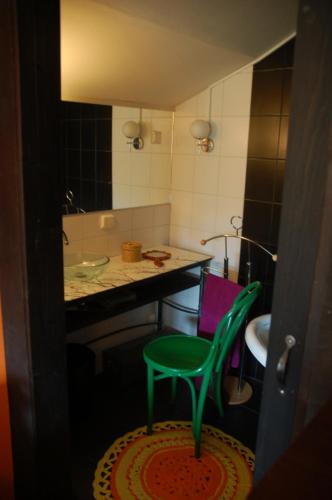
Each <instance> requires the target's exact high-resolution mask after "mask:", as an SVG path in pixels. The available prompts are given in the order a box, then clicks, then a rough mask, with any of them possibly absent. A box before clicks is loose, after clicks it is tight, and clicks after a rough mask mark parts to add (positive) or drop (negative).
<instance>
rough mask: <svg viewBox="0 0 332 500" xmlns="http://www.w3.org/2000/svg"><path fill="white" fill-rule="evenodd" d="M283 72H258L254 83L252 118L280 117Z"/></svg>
mask: <svg viewBox="0 0 332 500" xmlns="http://www.w3.org/2000/svg"><path fill="white" fill-rule="evenodd" d="M282 89H283V72H282V71H261V72H256V73H255V77H254V79H253V82H252V98H251V116H262V115H280V110H281V105H282Z"/></svg>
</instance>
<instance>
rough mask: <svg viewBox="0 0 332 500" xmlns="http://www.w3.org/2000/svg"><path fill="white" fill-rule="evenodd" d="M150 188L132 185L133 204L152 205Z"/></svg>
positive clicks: (133, 205)
mask: <svg viewBox="0 0 332 500" xmlns="http://www.w3.org/2000/svg"><path fill="white" fill-rule="evenodd" d="M150 200H151V196H150V188H148V187H140V186H132V187H131V206H132V207H141V206H144V205H150V203H151V201H150Z"/></svg>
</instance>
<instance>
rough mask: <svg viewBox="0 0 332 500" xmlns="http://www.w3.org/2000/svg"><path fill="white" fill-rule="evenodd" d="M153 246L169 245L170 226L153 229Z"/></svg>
mask: <svg viewBox="0 0 332 500" xmlns="http://www.w3.org/2000/svg"><path fill="white" fill-rule="evenodd" d="M153 240H154V242H153V244H154V245H168V244H169V226H158V227H154V228H153Z"/></svg>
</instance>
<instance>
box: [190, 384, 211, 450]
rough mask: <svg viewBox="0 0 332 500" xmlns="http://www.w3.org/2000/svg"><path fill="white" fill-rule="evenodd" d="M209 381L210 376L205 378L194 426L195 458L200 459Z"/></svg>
mask: <svg viewBox="0 0 332 500" xmlns="http://www.w3.org/2000/svg"><path fill="white" fill-rule="evenodd" d="M209 379H210V376H209V375H205V376H204V378H203V381H202V385H201V389H200V393H199V398H198V405H197V411H196V418H195V425H194V437H195V458H200V456H201V433H202V418H203V410H204V404H205V400H206V395H207V391H208V387H209Z"/></svg>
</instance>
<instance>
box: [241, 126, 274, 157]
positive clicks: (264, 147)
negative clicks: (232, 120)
mask: <svg viewBox="0 0 332 500" xmlns="http://www.w3.org/2000/svg"><path fill="white" fill-rule="evenodd" d="M279 128H280V117H278V116H253V117H251V119H250V128H249V146H248V156H249V157H254V158H277V154H278V139H279Z"/></svg>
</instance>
